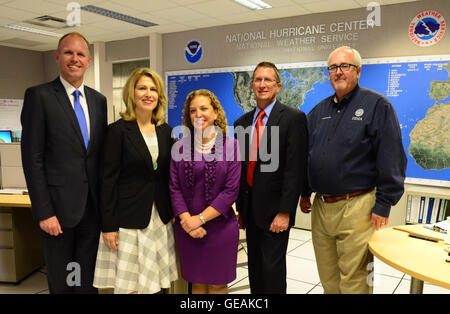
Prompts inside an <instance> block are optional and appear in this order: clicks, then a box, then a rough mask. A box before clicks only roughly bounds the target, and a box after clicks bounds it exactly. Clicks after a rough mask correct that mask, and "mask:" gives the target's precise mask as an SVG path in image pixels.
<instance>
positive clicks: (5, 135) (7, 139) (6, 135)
mask: <svg viewBox="0 0 450 314" xmlns="http://www.w3.org/2000/svg"><path fill="white" fill-rule="evenodd" d="M0 143H12V133H11V130H0Z"/></svg>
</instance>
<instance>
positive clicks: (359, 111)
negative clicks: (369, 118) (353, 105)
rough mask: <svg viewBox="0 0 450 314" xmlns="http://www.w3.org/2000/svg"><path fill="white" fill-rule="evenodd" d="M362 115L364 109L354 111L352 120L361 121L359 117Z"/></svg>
mask: <svg viewBox="0 0 450 314" xmlns="http://www.w3.org/2000/svg"><path fill="white" fill-rule="evenodd" d="M363 114H364V109H361V108H359V109H358V110H356V111H355V116H354V117H352V120H357V121H362V118H361V116H362V115H363Z"/></svg>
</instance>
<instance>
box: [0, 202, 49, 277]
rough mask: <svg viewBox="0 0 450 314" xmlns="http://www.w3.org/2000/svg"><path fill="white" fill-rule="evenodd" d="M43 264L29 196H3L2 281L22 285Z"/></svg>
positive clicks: (0, 233)
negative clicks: (23, 280)
mask: <svg viewBox="0 0 450 314" xmlns="http://www.w3.org/2000/svg"><path fill="white" fill-rule="evenodd" d="M43 265H44V257H43V254H42V246H41V241H40V233H39V227H38V225H37V223H36V222H35V221H34V220H33V217H32V214H31V202H30V198H29V196H28V195H17V194H11V195H9V194H0V282H19V281H20V280H22V279H23V278H25V277H26V276H28V275H29V274H30V273H32V272H33V271H35V270H36V269H38V268H40V267H42V266H43Z"/></svg>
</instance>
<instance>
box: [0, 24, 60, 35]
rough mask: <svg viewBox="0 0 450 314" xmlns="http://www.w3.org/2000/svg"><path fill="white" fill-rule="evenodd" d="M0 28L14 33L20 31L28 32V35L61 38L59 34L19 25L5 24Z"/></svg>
mask: <svg viewBox="0 0 450 314" xmlns="http://www.w3.org/2000/svg"><path fill="white" fill-rule="evenodd" d="M0 27H3V28H7V29H12V30H15V31H22V32H28V33H33V34H40V35H45V36H51V37H61V36H62V35H61V34H59V33H54V32H48V31H44V30H42V29H37V28H31V27H26V26H20V25H16V24H6V25H1V26H0Z"/></svg>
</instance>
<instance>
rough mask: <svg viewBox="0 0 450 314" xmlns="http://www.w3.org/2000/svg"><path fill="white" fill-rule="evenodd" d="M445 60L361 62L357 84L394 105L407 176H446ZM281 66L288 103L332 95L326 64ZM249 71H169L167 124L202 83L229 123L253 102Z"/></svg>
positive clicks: (449, 113) (308, 103)
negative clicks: (400, 133)
mask: <svg viewBox="0 0 450 314" xmlns="http://www.w3.org/2000/svg"><path fill="white" fill-rule="evenodd" d="M411 60H420V61H411ZM449 60H450V58H449V56H428V57H420V58H419V57H417V58H414V57H404V58H383V59H370V60H365V61H363V69H362V71H361V77H360V80H359V84H360V85H361V86H364V87H367V88H370V89H373V90H375V91H377V92H379V93H381V94H383V95H385V96H387V97H388V99H389V100H390V101H391V103H392V104H393V106H394V108H395V110H396V113H397V116H398V119H399V123H400V127H401V131H402V140H403V145H404V148H405V152H406V154H407V157H408V166H407V173H406V176H407V177H408V178H417V179H426V180H439V181H449V180H450V80H449V73H450V62H449ZM279 69H280V72H281V77H282V89H281V91H280V93H279V94H278V99H279V100H280V101H281V102H282V103H284V104H286V105H289V106H292V107H296V108H299V109H300V110H302V111H304V112H305V113H308V112H309V111H310V110H311V109H312V108H313V107H314V106H315V105H316V104H317V103H319V102H320V101H321V100H322V99H324V98H325V97H328V96H330V95H332V94H334V91H333V89H332V87H331V84H330V83H329V82H328V80H329V78H328V72H327V69H326V67H325V63H321V65H320V66H318V65H317V63H311V64H309V63H301V64H287V65H280V66H279ZM252 71H253V67H245V68H244V67H242V68H233V69H208V70H195V71H190V72H168V73H167V74H166V78H167V81H166V83H167V91H168V98H169V101H168V120H169V124H170V125H172V126H173V127H175V126H178V125H181V121H182V110H183V108H184V102H185V100H186V96H187V95H188V94H189V92H191V91H193V90H196V89H201V88H204V89H209V90H211V91H212V92H213V93H214V94H215V95H216V96H217V97H218V99H219V100H220V102H221V104H222V106H223V108H224V110H225V112H226V114H227V119H228V124H229V125H230V126H232V125H233V122H234V121H235V120H236V119H237V118H239V117H240V116H241V115H242V114H243V113H245V112H248V111H250V110H252V109H253V108H254V107H255V106H256V100H255V96H254V95H253V93H252V90H251V79H252Z"/></svg>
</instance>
